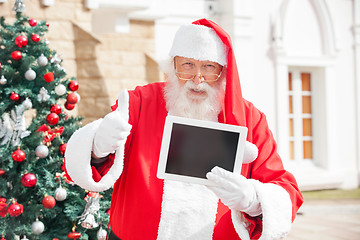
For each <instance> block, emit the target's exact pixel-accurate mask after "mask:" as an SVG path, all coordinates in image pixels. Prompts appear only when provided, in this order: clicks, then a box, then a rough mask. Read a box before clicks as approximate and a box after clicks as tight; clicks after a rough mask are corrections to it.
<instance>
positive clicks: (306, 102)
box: [302, 96, 311, 113]
mask: <svg viewBox="0 0 360 240" xmlns="http://www.w3.org/2000/svg"><path fill="white" fill-rule="evenodd" d="M302 101H303V102H302V108H303V113H311V96H302Z"/></svg>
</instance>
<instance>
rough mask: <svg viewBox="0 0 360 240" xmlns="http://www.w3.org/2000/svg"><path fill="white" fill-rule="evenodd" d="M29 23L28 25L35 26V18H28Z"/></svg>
mask: <svg viewBox="0 0 360 240" xmlns="http://www.w3.org/2000/svg"><path fill="white" fill-rule="evenodd" d="M29 24H30V26H32V27H35V26H36V25H37V21H36V19H33V18H32V19H29Z"/></svg>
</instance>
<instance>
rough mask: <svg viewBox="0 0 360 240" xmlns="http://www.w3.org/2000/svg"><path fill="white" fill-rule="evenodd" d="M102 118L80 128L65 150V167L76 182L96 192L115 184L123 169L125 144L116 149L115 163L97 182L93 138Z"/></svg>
mask: <svg viewBox="0 0 360 240" xmlns="http://www.w3.org/2000/svg"><path fill="white" fill-rule="evenodd" d="M101 121H102V119H99V120H96V121H94V122H91V123H89V124H87V125H86V126H85V127H82V128H80V129H78V130H77V131H76V132H75V133H74V134H73V135H72V136H71V138H70V139H69V141H68V144H67V147H66V152H65V167H66V170H67V172H68V174H69V176H70V177H71V179H72V180H73V181H74V182H75V184H77V185H79V186H80V187H82V188H83V189H86V190H89V191H95V192H102V191H105V190H107V189H109V188H111V187H112V186H113V184H114V183H115V181H116V180H117V179H118V178H119V176H120V174H121V173H122V170H123V157H124V146H125V141H124V144H123V145H122V146H121V147H119V148H118V149H117V150H116V153H115V159H114V164H113V165H112V166H111V168H110V170H109V171H108V173H107V174H106V175H105V176H103V177H102V179H101V180H100V181H99V182H95V181H94V179H93V177H92V170H91V164H90V163H91V151H92V145H93V139H94V136H95V133H96V130H97V129H98V127H99V125H100V123H101Z"/></svg>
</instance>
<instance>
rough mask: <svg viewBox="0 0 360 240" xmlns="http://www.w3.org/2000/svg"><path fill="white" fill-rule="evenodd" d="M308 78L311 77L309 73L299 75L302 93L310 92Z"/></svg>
mask: <svg viewBox="0 0 360 240" xmlns="http://www.w3.org/2000/svg"><path fill="white" fill-rule="evenodd" d="M310 77H311V75H310V73H301V81H302V90H303V91H311V86H310Z"/></svg>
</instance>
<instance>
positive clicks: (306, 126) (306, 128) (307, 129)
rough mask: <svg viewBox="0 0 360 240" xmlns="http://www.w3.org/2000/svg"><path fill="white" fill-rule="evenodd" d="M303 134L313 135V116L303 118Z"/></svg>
mask: <svg viewBox="0 0 360 240" xmlns="http://www.w3.org/2000/svg"><path fill="white" fill-rule="evenodd" d="M303 136H312V128H311V118H304V119H303Z"/></svg>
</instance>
